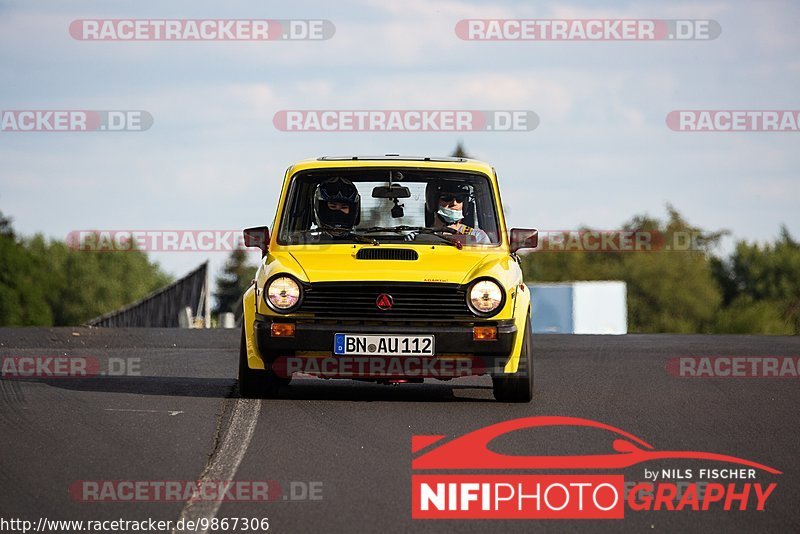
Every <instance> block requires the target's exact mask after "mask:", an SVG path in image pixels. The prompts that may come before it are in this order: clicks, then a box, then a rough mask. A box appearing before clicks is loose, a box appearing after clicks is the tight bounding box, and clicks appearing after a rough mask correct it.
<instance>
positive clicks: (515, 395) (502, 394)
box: [492, 314, 533, 402]
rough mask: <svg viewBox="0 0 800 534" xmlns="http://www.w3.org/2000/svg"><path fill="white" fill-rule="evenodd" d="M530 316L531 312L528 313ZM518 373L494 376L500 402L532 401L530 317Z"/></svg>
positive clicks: (494, 385) (494, 388) (526, 325)
mask: <svg viewBox="0 0 800 534" xmlns="http://www.w3.org/2000/svg"><path fill="white" fill-rule="evenodd" d="M528 316H529V317H530V314H528ZM523 335H524V337H523V338H522V350H521V352H520V355H519V365H518V366H517V372H516V373H509V374H503V375H499V376H493V377H492V390H493V392H494V398H495V399H496V400H498V401H500V402H530V401H531V399H533V353H532V351H531V325H530V319H527V320H526V321H525V333H524V334H523Z"/></svg>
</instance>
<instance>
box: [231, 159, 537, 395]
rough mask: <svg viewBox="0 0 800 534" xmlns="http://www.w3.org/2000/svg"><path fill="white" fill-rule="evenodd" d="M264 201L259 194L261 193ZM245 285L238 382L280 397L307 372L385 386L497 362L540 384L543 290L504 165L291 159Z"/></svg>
mask: <svg viewBox="0 0 800 534" xmlns="http://www.w3.org/2000/svg"><path fill="white" fill-rule="evenodd" d="M253 200H254V202H255V203H256V205H258V200H257V199H253ZM244 238H245V243H246V244H247V246H255V247H258V248H260V249H261V250H262V256H263V257H262V261H261V264H260V266H259V268H258V272H257V273H256V277H255V280H254V281H253V284H252V285H251V286H250V287H249V289H248V290H247V292H246V293H245V294H244V297H243V304H244V321H243V328H242V341H241V348H240V360H239V388H240V392H241V394H242V396H244V397H270V396H275V395H277V394H278V393H279V388H280V387H283V386H287V385H288V384H289V382H290V381H291V379H292V376H293V375H295V374H296V373H305V374H310V375H313V376H318V377H322V378H348V379H357V380H371V381H376V382H380V383H385V384H401V383H407V382H421V381H423V379H424V378H438V379H442V380H449V379H451V378H457V377H459V376H466V375H482V374H489V375H491V377H492V384H493V390H494V396H495V398H496V399H497V400H500V401H504V402H529V401H530V400H531V398H532V395H533V361H532V353H531V333H530V316H531V313H530V312H531V310H530V293H529V290H528V288H527V287H526V286H525V284H524V283H523V280H522V271H521V269H520V265H519V258H518V257H517V254H516V252H517V250H519V249H521V248H532V247H535V246H536V241H537V232H536V230H527V229H513V230H510V231H507V229H506V225H505V220H504V218H503V208H502V203H501V201H500V190H499V186H498V180H497V173H496V172H495V170H494V168H492V167H491V166H490V165H488V164H486V163H483V162H480V161H475V160H470V159H465V158H445V157H443V158H433V157H400V156H398V155H387V156H380V157H360V156H352V157H341V158H336V157H321V158H317V159H310V160H304V161H301V162H299V163H297V164H295V165H293V166H291V167H289V169H288V170H287V171H286V175H285V178H284V182H283V188H282V190H281V194H280V200H279V201H278V209H277V212H276V215H275V220H274V222H273V225H272V231H270V230H269V229H268V228H267V227H265V226H261V227H255V228H248V229H247V230H245V231H244Z"/></svg>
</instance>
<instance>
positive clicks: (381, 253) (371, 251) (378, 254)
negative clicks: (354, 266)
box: [356, 247, 419, 261]
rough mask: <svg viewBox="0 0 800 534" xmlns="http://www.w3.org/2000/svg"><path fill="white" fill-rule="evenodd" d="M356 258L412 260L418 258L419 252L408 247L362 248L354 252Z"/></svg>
mask: <svg viewBox="0 0 800 534" xmlns="http://www.w3.org/2000/svg"><path fill="white" fill-rule="evenodd" d="M356 259H357V260H401V261H414V260H417V259H419V254H417V251H416V250H414V249H410V248H377V247H376V248H362V249H361V250H359V251H358V253H357V254H356Z"/></svg>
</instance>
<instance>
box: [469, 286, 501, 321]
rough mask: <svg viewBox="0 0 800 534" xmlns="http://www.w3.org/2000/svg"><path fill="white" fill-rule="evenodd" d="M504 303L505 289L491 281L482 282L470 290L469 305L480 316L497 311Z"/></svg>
mask: <svg viewBox="0 0 800 534" xmlns="http://www.w3.org/2000/svg"><path fill="white" fill-rule="evenodd" d="M502 303H503V289H502V288H501V287H500V286H499V285H497V283H496V282H492V281H491V280H480V281H478V282H476V283H474V284H473V285H472V287H471V288H470V290H469V304H470V307H471V308H472V310H473V311H475V312H476V313H478V314H481V315H483V314H487V313H491V312H493V311H495V310H496V309H497V308H498V307H499V306H500V304H502Z"/></svg>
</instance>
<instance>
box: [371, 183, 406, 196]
mask: <svg viewBox="0 0 800 534" xmlns="http://www.w3.org/2000/svg"><path fill="white" fill-rule="evenodd" d="M372 198H411V190H410V189H409V188H407V187H406V186H404V185H392V186H390V187H386V186H378V187H374V188H373V189H372Z"/></svg>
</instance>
